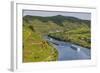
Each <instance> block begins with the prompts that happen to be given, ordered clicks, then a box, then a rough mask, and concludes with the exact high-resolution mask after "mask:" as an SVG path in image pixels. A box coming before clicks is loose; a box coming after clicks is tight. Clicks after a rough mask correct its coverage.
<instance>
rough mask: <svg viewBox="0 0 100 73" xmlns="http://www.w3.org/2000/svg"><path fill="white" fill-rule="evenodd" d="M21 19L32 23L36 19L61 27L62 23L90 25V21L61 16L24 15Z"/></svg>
mask: <svg viewBox="0 0 100 73" xmlns="http://www.w3.org/2000/svg"><path fill="white" fill-rule="evenodd" d="M23 19H24V20H25V21H27V22H29V21H32V20H34V19H37V20H39V21H41V22H48V21H52V22H54V23H56V24H59V25H61V26H63V22H64V21H70V22H78V23H81V22H82V23H86V24H88V25H89V24H90V20H82V19H79V18H76V17H71V16H62V15H56V16H47V17H42V16H30V15H26V16H24V17H23ZM89 26H90V25H89Z"/></svg>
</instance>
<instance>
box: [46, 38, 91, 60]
mask: <svg viewBox="0 0 100 73" xmlns="http://www.w3.org/2000/svg"><path fill="white" fill-rule="evenodd" d="M45 40H46V41H48V42H49V43H51V44H52V46H53V47H55V48H56V49H57V51H58V61H63V60H86V59H91V49H88V48H84V47H81V46H79V45H75V44H72V43H69V42H63V41H59V40H55V39H53V38H51V37H48V36H45Z"/></svg>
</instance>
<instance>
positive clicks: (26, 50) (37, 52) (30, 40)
mask: <svg viewBox="0 0 100 73" xmlns="http://www.w3.org/2000/svg"><path fill="white" fill-rule="evenodd" d="M90 27H91V25H90V21H89V20H82V19H78V18H75V17H66V16H62V15H57V16H51V17H41V16H29V15H27V16H24V17H23V62H40V61H56V60H57V59H58V52H57V50H56V49H55V48H54V47H52V46H51V45H50V44H49V43H48V42H47V41H45V40H44V39H43V38H44V36H50V37H53V38H55V39H58V40H62V41H66V42H70V43H74V44H78V45H80V46H83V47H87V48H89V49H90V48H91V31H90Z"/></svg>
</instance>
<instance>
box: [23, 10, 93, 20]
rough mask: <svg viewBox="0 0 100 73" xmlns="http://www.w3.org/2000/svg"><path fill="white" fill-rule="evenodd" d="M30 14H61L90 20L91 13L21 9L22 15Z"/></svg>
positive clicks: (44, 15)
mask: <svg viewBox="0 0 100 73" xmlns="http://www.w3.org/2000/svg"><path fill="white" fill-rule="evenodd" d="M25 15H32V16H43V17H46V16H55V15H63V16H72V17H77V18H80V19H84V20H91V13H83V12H55V11H52V12H51V11H32V10H23V16H25Z"/></svg>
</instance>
